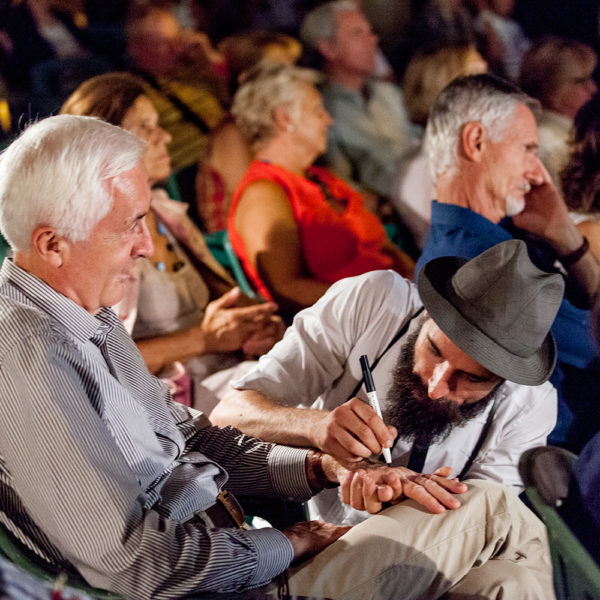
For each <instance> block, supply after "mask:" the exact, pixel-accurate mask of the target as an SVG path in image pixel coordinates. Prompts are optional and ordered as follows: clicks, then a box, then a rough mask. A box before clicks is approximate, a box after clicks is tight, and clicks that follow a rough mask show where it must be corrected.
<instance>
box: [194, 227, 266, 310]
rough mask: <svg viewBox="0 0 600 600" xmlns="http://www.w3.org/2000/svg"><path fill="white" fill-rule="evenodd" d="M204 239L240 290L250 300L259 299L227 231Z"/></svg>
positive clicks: (208, 235) (210, 234) (209, 235)
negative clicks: (231, 275) (229, 272)
mask: <svg viewBox="0 0 600 600" xmlns="http://www.w3.org/2000/svg"><path fill="white" fill-rule="evenodd" d="M204 239H205V240H206V243H207V244H208V247H209V248H210V251H211V252H212V253H213V255H214V257H215V258H216V259H217V261H218V262H219V264H221V265H222V266H223V267H225V268H226V269H228V270H229V271H231V273H232V274H233V277H234V279H235V282H236V283H237V284H238V286H239V288H240V290H242V292H244V294H246V296H248V297H249V298H258V294H257V293H256V292H255V291H254V290H253V289H252V286H251V285H250V282H249V281H248V278H247V277H246V273H245V272H244V268H243V267H242V264H241V263H240V260H239V258H238V257H237V254H236V253H235V250H234V249H233V246H232V245H231V241H230V239H229V235H228V234H227V230H225V229H224V230H222V231H216V232H215V233H208V234H206V235H205V236H204Z"/></svg>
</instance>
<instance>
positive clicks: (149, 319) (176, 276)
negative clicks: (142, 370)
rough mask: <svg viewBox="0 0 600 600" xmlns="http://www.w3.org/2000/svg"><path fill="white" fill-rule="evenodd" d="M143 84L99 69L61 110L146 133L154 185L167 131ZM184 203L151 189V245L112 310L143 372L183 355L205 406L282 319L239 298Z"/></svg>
mask: <svg viewBox="0 0 600 600" xmlns="http://www.w3.org/2000/svg"><path fill="white" fill-rule="evenodd" d="M146 89H147V88H146V87H145V86H144V85H143V82H142V81H140V80H138V79H137V78H135V77H133V76H132V75H129V74H127V73H109V74H106V75H100V76H98V77H95V78H93V79H90V80H89V81H86V82H85V83H83V84H82V85H81V86H80V87H79V88H78V89H77V90H76V91H75V92H74V93H73V94H72V95H71V97H70V98H69V99H68V100H67V102H66V103H65V105H64V106H63V108H62V112H63V113H66V114H75V115H90V116H96V117H101V118H102V119H104V120H105V121H108V122H109V123H112V124H113V125H120V126H121V127H124V128H125V129H127V130H129V131H131V132H133V133H135V134H136V135H138V136H139V137H141V138H142V139H143V140H145V141H146V143H147V150H146V154H145V155H144V159H143V162H144V166H145V167H146V172H147V173H148V182H149V184H150V185H154V184H156V183H157V182H158V181H161V180H163V179H164V178H165V177H166V176H168V174H169V172H170V163H169V154H168V152H167V144H168V142H169V140H170V135H169V134H168V133H167V132H166V131H164V130H163V129H162V128H161V127H160V126H159V125H158V115H157V113H156V110H155V109H154V107H153V105H152V103H151V101H150V99H149V97H148V95H147V93H146ZM185 210H186V205H185V204H182V203H181V202H175V201H173V200H170V199H169V198H168V197H167V195H166V193H165V192H164V190H162V189H160V188H156V189H153V190H152V204H151V208H150V211H149V212H148V215H147V217H146V223H147V226H148V231H149V233H150V237H151V238H152V243H153V246H154V251H153V253H152V255H151V256H149V257H148V258H144V259H142V260H140V261H138V266H137V269H136V271H135V273H134V275H132V277H131V279H130V280H129V282H128V293H127V294H126V296H125V297H126V300H125V301H123V302H121V303H120V305H119V307H118V312H119V313H120V314H121V315H122V317H123V318H124V319H127V318H128V317H129V316H130V317H131V320H132V321H133V324H132V326H131V329H132V336H133V339H134V340H135V341H136V343H137V345H138V348H139V349H140V352H141V354H142V356H143V357H144V360H145V362H146V365H147V366H148V369H149V370H150V372H151V373H154V374H157V375H163V374H165V373H168V372H169V371H171V370H172V363H173V362H174V361H183V363H184V365H185V367H186V371H187V373H188V374H189V375H190V377H191V378H192V381H193V389H192V392H193V398H194V401H193V404H194V406H195V407H196V408H198V409H200V410H203V411H205V412H207V413H208V412H210V410H211V409H212V407H213V406H214V404H216V402H217V401H218V397H219V395H220V393H219V389H220V388H221V386H224V384H225V383H226V382H227V381H228V379H229V375H231V374H233V372H235V370H236V368H237V367H235V365H238V363H239V362H240V360H241V359H242V352H241V351H242V350H244V351H246V352H249V353H251V354H262V353H263V352H266V351H267V350H269V349H270V347H271V346H272V345H273V343H274V342H276V341H277V340H278V339H279V338H280V337H281V335H282V333H283V324H282V323H281V320H280V319H279V318H278V317H276V316H274V311H275V309H276V306H275V305H274V304H273V303H264V304H260V305H255V306H245V305H246V304H248V302H249V299H248V298H246V297H245V296H244V295H243V294H241V292H240V290H239V288H235V287H234V282H233V281H232V279H231V277H230V276H229V274H228V273H227V272H226V271H225V270H224V269H223V268H222V267H221V266H220V265H219V263H217V261H216V260H215V259H214V258H213V256H212V254H211V253H210V251H209V250H208V248H207V246H206V243H205V241H204V238H203V237H202V234H201V233H200V232H199V231H198V230H197V229H196V227H195V226H194V225H193V224H192V222H191V221H190V219H189V218H188V217H187V216H186V213H185ZM242 368H243V367H242ZM216 372H218V374H217V375H215V376H214V377H210V376H211V375H213V374H215V373H216Z"/></svg>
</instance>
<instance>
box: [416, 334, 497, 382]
mask: <svg viewBox="0 0 600 600" xmlns="http://www.w3.org/2000/svg"><path fill="white" fill-rule="evenodd" d="M427 341H428V342H429V343H430V344H431V346H432V347H433V349H434V350H435V351H436V352H437V353H438V355H439V356H442V353H441V352H440V349H439V348H438V347H437V346H436V344H435V342H434V341H433V340H432V339H431V336H430V334H429V333H428V334H427ZM457 371H458V372H459V373H463V374H464V375H467V377H474V378H475V379H479V380H480V381H492V380H493V379H494V378H496V377H498V376H497V375H494V374H493V373H492V372H491V371H488V370H487V369H486V371H488V373H487V374H486V375H479V374H478V373H470V372H469V371H464V370H463V369H457Z"/></svg>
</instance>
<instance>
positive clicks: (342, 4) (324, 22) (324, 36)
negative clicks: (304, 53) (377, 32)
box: [300, 0, 359, 50]
mask: <svg viewBox="0 0 600 600" xmlns="http://www.w3.org/2000/svg"><path fill="white" fill-rule="evenodd" d="M349 10H351V11H356V10H359V8H358V6H357V5H356V2H354V0H334V1H333V2H326V3H325V4H321V5H320V6H317V8H315V9H313V10H311V11H310V12H309V13H308V14H307V15H306V17H304V20H303V21H302V25H301V27H300V39H301V40H302V41H303V42H304V43H305V44H306V45H307V46H308V47H309V48H311V49H312V50H317V49H318V48H317V46H318V44H319V42H320V41H322V40H333V39H335V36H336V32H337V14H338V13H340V12H344V11H349Z"/></svg>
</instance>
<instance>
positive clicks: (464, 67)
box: [391, 43, 487, 250]
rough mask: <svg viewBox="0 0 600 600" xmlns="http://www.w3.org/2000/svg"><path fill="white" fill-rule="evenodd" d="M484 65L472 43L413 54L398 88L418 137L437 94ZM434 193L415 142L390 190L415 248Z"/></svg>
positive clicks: (424, 231) (421, 241)
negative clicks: (457, 78)
mask: <svg viewBox="0 0 600 600" xmlns="http://www.w3.org/2000/svg"><path fill="white" fill-rule="evenodd" d="M486 68H487V65H486V62H485V60H484V59H483V58H482V56H481V54H479V52H477V49H476V48H475V46H474V45H473V44H462V43H456V44H452V45H449V46H441V47H437V46H436V47H435V48H431V49H429V50H424V51H422V52H419V53H418V54H416V55H415V56H413V58H412V59H411V61H410V62H409V63H408V66H407V68H406V71H405V73H404V80H403V86H402V87H403V90H404V97H405V98H406V108H407V110H408V114H409V117H410V120H411V122H412V123H413V125H414V126H415V127H416V128H417V130H418V135H419V137H422V135H423V133H424V131H425V125H426V123H427V117H428V115H429V110H430V109H431V106H432V105H433V103H434V102H435V100H436V98H437V97H438V94H439V93H440V92H441V91H442V90H443V89H444V88H445V87H446V86H447V85H448V84H449V83H450V82H451V81H452V80H453V79H455V78H456V77H460V76H463V75H471V74H475V73H485V71H486ZM434 193H435V192H434V190H433V181H432V180H431V170H430V168H429V165H428V163H427V156H426V155H425V152H424V151H423V148H422V145H421V144H419V145H418V146H415V147H414V148H413V149H411V150H409V151H408V152H407V153H406V154H405V155H404V156H403V157H402V158H401V159H400V162H399V164H398V169H397V174H396V177H395V180H394V184H393V187H392V193H391V199H392V202H393V204H394V207H395V208H396V210H397V211H398V214H399V215H400V217H401V219H402V221H403V222H404V223H405V224H406V226H407V227H408V229H409V230H410V232H411V234H412V236H413V238H414V241H415V244H416V246H417V248H418V249H419V250H422V249H423V246H424V245H425V240H426V238H427V232H428V231H429V223H430V222H431V200H432V199H433V197H434Z"/></svg>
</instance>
